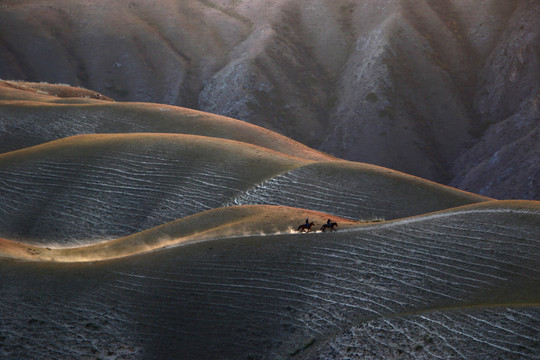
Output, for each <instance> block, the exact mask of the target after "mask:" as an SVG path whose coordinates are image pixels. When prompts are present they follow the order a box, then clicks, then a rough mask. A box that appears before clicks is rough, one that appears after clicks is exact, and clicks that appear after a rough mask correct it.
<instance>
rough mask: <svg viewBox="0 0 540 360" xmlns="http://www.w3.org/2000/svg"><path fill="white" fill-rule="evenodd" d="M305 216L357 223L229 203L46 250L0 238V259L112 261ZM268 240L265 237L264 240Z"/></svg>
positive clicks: (269, 230)
mask: <svg viewBox="0 0 540 360" xmlns="http://www.w3.org/2000/svg"><path fill="white" fill-rule="evenodd" d="M306 217H308V218H309V219H310V221H313V222H315V227H314V228H313V229H312V230H314V231H315V230H318V229H320V227H321V226H322V224H324V223H326V220H327V219H328V218H330V219H332V220H333V221H337V222H338V228H339V229H340V230H343V229H349V228H351V227H356V226H361V225H362V223H361V222H358V221H353V220H349V219H343V218H340V217H336V216H333V215H328V214H325V213H320V212H316V211H310V210H306V209H297V208H290V207H284V206H269V205H250V206H233V207H225V208H219V209H214V210H209V211H205V212H202V213H199V214H196V215H192V216H188V217H186V218H183V219H179V220H177V221H173V222H170V223H167V224H164V225H161V226H158V227H155V228H152V229H148V230H145V231H142V232H139V233H136V234H133V235H129V236H125V237H122V238H118V239H114V240H108V241H104V242H102V243H98V244H94V245H89V246H81V247H73V248H52V247H47V246H33V245H28V244H25V243H23V242H16V241H11V240H8V239H2V238H0V257H7V258H13V259H19V260H29V261H52V262H88V261H103V260H110V259H116V258H121V257H126V256H132V255H137V254H141V253H145V252H148V251H152V250H156V249H160V248H165V247H170V246H176V245H180V244H185V243H190V242H196V241H207V240H212V239H219V238H234V237H239V236H250V235H259V236H265V235H275V234H284V233H286V234H288V233H296V231H295V230H296V228H297V226H299V225H300V224H303V223H304V221H305V219H306ZM269 241H271V239H269Z"/></svg>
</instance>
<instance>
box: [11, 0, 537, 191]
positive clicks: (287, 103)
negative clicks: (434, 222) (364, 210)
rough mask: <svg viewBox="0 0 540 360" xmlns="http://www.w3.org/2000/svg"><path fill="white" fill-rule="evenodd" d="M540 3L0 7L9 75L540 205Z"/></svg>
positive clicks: (42, 2) (230, 1)
mask: <svg viewBox="0 0 540 360" xmlns="http://www.w3.org/2000/svg"><path fill="white" fill-rule="evenodd" d="M539 15H540V4H539V3H538V2H537V1H535V0H482V1H476V0H449V1H445V2H440V1H434V0H415V1H413V0H391V1H388V0H369V1H367V0H365V1H350V0H338V1H329V0H327V1H325V0H317V1H307V0H301V1H293V0H279V1H272V2H268V1H263V0H252V1H242V0H200V1H196V0H182V1H180V0H159V2H152V3H149V2H146V1H142V0H130V1H128V0H119V1H115V2H101V1H100V2H95V1H88V0H77V1H71V2H69V3H67V4H66V2H63V1H60V0H49V1H46V0H39V1H28V0H26V1H13V0H7V1H3V2H2V5H1V6H0V77H1V78H7V79H24V80H31V81H47V82H65V83H70V84H73V85H82V86H84V87H88V88H91V89H94V90H96V91H99V92H101V93H103V94H105V95H107V96H110V97H112V98H115V99H117V100H137V101H153V102H161V103H167V104H175V105H181V106H186V107H192V108H196V109H200V110H204V111H208V112H212V113H217V114H221V115H226V116H231V117H234V118H237V119H241V120H245V121H247V122H250V123H254V124H257V125H262V126H264V127H267V128H269V129H272V130H275V131H278V132H280V133H282V134H284V135H286V136H289V137H291V138H293V139H295V140H298V141H300V142H303V143H305V144H307V145H309V146H312V147H315V148H318V149H321V150H324V151H326V152H329V153H331V154H333V155H336V156H338V157H342V158H345V159H349V160H355V161H363V162H368V163H372V164H376V165H382V166H385V167H390V168H394V169H397V170H400V171H404V172H407V173H411V174H414V175H417V176H421V177H424V178H427V179H431V180H436V181H439V182H443V183H446V184H451V185H453V186H456V187H459V188H462V189H465V190H469V191H473V192H478V193H480V194H482V195H486V196H492V197H497V198H525V199H540V194H539V190H538V189H539V184H538V178H539V177H540V174H539V173H538V171H539V170H538V168H539V167H538V164H539V163H540V146H539V145H538V144H539V142H538V132H539V119H540V114H539V110H538V106H539V102H540V45H539V44H540V16H539Z"/></svg>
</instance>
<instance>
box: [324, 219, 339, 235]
mask: <svg viewBox="0 0 540 360" xmlns="http://www.w3.org/2000/svg"><path fill="white" fill-rule="evenodd" d="M336 226H338V224H337V222H330V221H329V222H327V223H326V224H323V226H322V227H321V231H322V232H325V231H326V229H330V231H337V230H336V229H335V227H336Z"/></svg>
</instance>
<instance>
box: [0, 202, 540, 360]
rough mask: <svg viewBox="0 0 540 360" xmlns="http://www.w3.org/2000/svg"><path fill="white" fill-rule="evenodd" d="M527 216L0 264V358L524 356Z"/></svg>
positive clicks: (530, 284) (484, 208) (530, 256)
mask: <svg viewBox="0 0 540 360" xmlns="http://www.w3.org/2000/svg"><path fill="white" fill-rule="evenodd" d="M258 209H261V208H258ZM233 211H235V210H233ZM263 213H264V211H263ZM263 213H261V214H260V215H262V214H263ZM539 214H540V205H539V203H538V202H486V203H483V204H478V205H471V206H468V207H464V208H458V209H454V210H449V211H445V212H442V213H435V214H428V215H426V216H418V217H414V218H410V219H403V220H396V221H394V222H391V223H380V224H374V225H370V226H365V227H358V228H351V229H348V230H346V231H338V232H337V233H326V234H307V235H295V234H279V235H274V236H261V235H253V236H245V237H229V238H222V239H214V240H209V241H204V242H195V243H192V244H186V245H185V246H181V247H171V248H167V249H163V250H161V251H154V252H150V253H146V254H142V255H139V256H128V257H125V258H122V259H117V260H110V261H104V262H97V263H67V264H66V263H63V264H60V263H48V262H47V263H43V262H20V261H6V260H2V261H1V262H0V271H1V273H2V277H1V280H0V284H1V286H2V292H0V297H1V301H0V309H1V310H2V313H3V314H4V315H3V317H2V319H3V320H2V326H1V327H0V332H1V335H2V339H4V341H5V342H4V346H3V347H2V352H3V353H2V355H3V356H6V357H11V358H18V357H26V358H37V357H43V356H44V355H50V356H58V354H62V356H64V357H70V356H71V357H80V356H82V355H83V354H93V355H92V356H96V357H100V356H104V355H105V354H109V356H113V357H116V358H126V357H127V358H144V359H157V358H171V357H172V358H174V357H176V356H178V355H179V354H182V356H183V357H184V358H189V359H210V358H215V357H230V358H249V357H252V358H265V359H277V358H283V357H288V356H290V355H294V356H297V357H301V356H302V355H303V354H304V353H306V354H309V351H310V350H311V349H313V350H318V351H316V352H315V354H318V355H319V356H322V357H329V358H338V359H345V358H347V356H348V355H347V351H349V353H352V354H359V351H361V350H362V349H365V350H367V349H369V350H370V351H372V355H371V356H374V357H378V358H380V357H398V356H431V355H432V354H439V353H440V354H442V353H443V352H444V351H450V352H451V353H456V354H466V355H467V356H469V357H473V358H474V357H482V356H484V355H485V354H486V353H489V354H490V356H494V357H500V358H512V357H519V358H523V359H534V358H535V356H536V354H537V353H538V342H537V341H536V335H535V334H537V330H538V304H539V303H540V273H539V270H538V269H540V264H539V260H538V259H539V257H538V256H537V255H538V254H539V252H540V248H539V243H538V239H537V236H536V234H538V231H539V229H538V224H540V221H539ZM263 216H264V215H263ZM193 219H196V218H193ZM199 219H200V218H199ZM223 219H225V218H223ZM254 219H255V220H256V221H257V222H259V221H261V220H262V219H264V218H261V217H259V215H256V216H255V218H254ZM300 219H301V218H300ZM197 221H199V220H197ZM227 221H228V220H227ZM233 222H234V221H231V224H232V223H233ZM13 309H17V311H13ZM505 319H506V320H505ZM66 328H68V329H70V331H66ZM44 331H45V332H46V333H47V334H49V335H50V336H53V337H54V339H55V341H49V337H47V338H46V337H43V336H38V334H42V333H43V332H44ZM336 334H338V337H335V335H336ZM471 336H474V339H471ZM327 339H331V341H334V343H332V344H333V345H332V344H330V348H331V349H333V350H328V349H329V348H328V347H324V346H323V347H320V345H322V344H325V341H326V340H327ZM332 339H333V340H332ZM392 339H399V345H398V344H395V343H394V342H393V340H392ZM143 340H144V341H143ZM471 341H472V343H471ZM360 342H361V343H362V346H361V347H360V346H359V345H358V344H359V343H360ZM381 342H382V344H388V346H384V345H381ZM475 342H477V343H478V345H477V346H475V347H474V346H471V345H472V344H474V343H475ZM346 344H349V345H348V346H349V347H347V345H346ZM377 344H379V345H377ZM419 345H420V346H419ZM36 349H37V350H36ZM347 349H348V350H347ZM335 350H337V351H338V353H336V352H335ZM34 351H36V352H34ZM328 351H330V352H328ZM341 351H343V353H341ZM55 354H56V355H55ZM400 354H401V355H400ZM311 355H312V356H307V358H312V357H314V355H313V353H311Z"/></svg>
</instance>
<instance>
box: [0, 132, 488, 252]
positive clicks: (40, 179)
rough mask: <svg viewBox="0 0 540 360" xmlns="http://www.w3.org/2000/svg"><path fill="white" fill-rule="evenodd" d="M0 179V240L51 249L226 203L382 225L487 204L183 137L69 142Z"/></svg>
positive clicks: (17, 155) (5, 158)
mask: <svg viewBox="0 0 540 360" xmlns="http://www.w3.org/2000/svg"><path fill="white" fill-rule="evenodd" d="M310 164H313V166H311V165H310ZM0 174H1V175H2V181H3V184H4V186H5V188H6V192H5V194H4V195H3V203H4V206H3V207H2V208H0V215H1V216H0V234H2V235H3V236H4V237H7V238H10V239H11V238H13V239H24V240H26V241H32V242H35V241H40V239H54V241H57V242H58V243H60V244H61V243H63V242H65V241H75V240H78V241H81V242H88V241H95V240H99V239H104V238H106V239H110V238H116V237H121V236H126V235H129V234H133V233H136V232H139V231H142V230H145V229H148V228H151V227H155V226H158V225H161V224H164V223H166V222H170V221H174V220H176V219H179V218H182V217H185V216H188V215H193V214H196V213H198V212H201V211H205V210H210V209H214V208H219V207H222V206H225V205H234V204H242V205H249V204H270V205H284V206H291V207H301V208H305V209H309V210H314V211H320V212H325V213H329V214H333V215H334V216H340V217H347V218H351V219H370V218H384V219H391V218H396V217H404V216H412V215H417V214H421V213H425V212H429V211H436V210H442V209H446V208H448V207H454V206H459V205H465V204H470V203H474V202H480V201H486V200H489V199H487V198H484V197H481V196H476V195H473V194H469V193H465V192H462V191H459V190H455V189H450V188H447V187H445V186H443V185H438V184H435V183H431V182H429V181H426V180H422V179H419V178H415V177H412V176H409V175H405V174H402V173H398V172H395V171H391V170H387V169H382V168H379V167H375V166H370V165H365V164H352V163H349V162H345V161H340V160H334V161H332V162H327V161H323V162H317V163H316V162H314V161H313V160H307V159H302V158H298V157H292V156H289V155H286V154H284V153H280V152H276V151H273V150H269V149H267V148H263V147H259V146H255V145H251V144H248V143H244V142H238V141H232V140H226V139H223V138H215V137H204V136H196V135H183V134H148V133H145V134H94V135H80V136H74V137H70V138H66V139H61V140H56V141H53V142H50V143H46V144H42V145H37V146H34V147H30V148H26V149H23V150H18V151H13V152H8V153H4V154H0ZM267 191H269V192H270V193H271V194H270V195H265V193H266V192H267Z"/></svg>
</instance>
